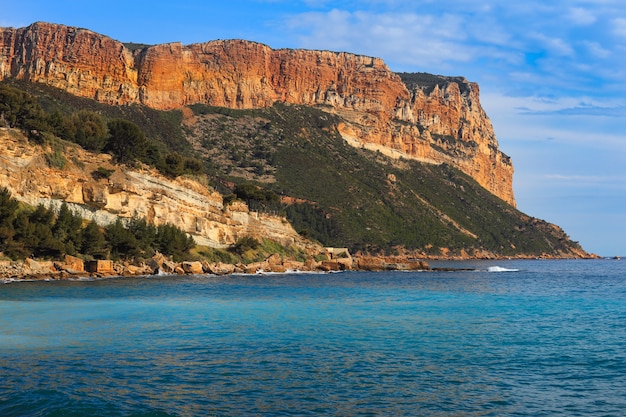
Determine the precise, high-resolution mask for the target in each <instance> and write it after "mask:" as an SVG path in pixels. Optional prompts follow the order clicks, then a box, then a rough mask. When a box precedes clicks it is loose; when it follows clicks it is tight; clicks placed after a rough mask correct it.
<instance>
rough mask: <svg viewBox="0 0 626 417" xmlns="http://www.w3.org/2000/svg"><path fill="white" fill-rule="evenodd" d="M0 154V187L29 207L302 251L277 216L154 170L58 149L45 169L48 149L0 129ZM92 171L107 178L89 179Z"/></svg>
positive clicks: (217, 243)
mask: <svg viewBox="0 0 626 417" xmlns="http://www.w3.org/2000/svg"><path fill="white" fill-rule="evenodd" d="M68 146H69V145H68ZM0 149H2V152H1V153H0V184H1V185H2V186H3V187H6V188H7V189H8V190H9V191H10V192H11V194H12V195H13V197H15V198H17V199H18V200H20V201H23V202H25V203H28V204H30V205H32V206H37V205H39V204H42V205H44V206H47V207H50V206H56V207H58V206H60V205H61V204H62V203H63V202H65V203H67V204H68V206H69V207H70V209H72V210H73V211H75V212H77V213H78V214H80V216H81V217H83V218H85V219H90V220H95V221H96V222H97V223H99V224H102V225H106V224H109V223H113V222H115V220H116V219H117V218H118V217H121V218H126V219H128V218H131V217H132V216H138V217H140V218H146V219H147V220H148V221H149V222H150V223H152V224H155V225H159V224H165V223H170V224H174V225H176V226H178V227H179V228H181V229H183V230H184V231H185V232H187V233H189V234H190V235H192V236H193V238H194V240H195V241H196V242H197V243H198V244H201V245H207V246H212V247H227V246H229V245H232V244H234V243H235V242H236V241H237V239H239V238H241V237H244V236H253V237H256V238H259V239H262V238H269V239H272V240H274V241H277V242H280V243H282V244H284V245H286V246H287V245H294V244H295V245H298V246H300V247H307V246H309V243H308V242H307V241H306V240H305V239H303V238H302V237H301V236H300V235H298V234H297V233H296V231H295V230H294V229H293V227H291V225H290V224H289V222H287V221H286V220H285V219H284V218H282V217H277V216H272V215H267V214H263V213H256V212H250V211H249V210H248V207H247V206H246V205H245V204H244V203H241V202H235V203H233V204H230V205H224V202H223V199H222V196H221V194H219V193H218V192H215V191H213V190H211V189H209V188H208V187H206V186H204V185H202V184H200V183H198V182H195V181H192V180H190V179H186V178H182V177H180V178H176V179H167V178H164V177H163V176H161V175H159V174H158V173H157V172H156V171H155V170H147V169H130V168H128V167H125V166H122V165H114V164H112V163H111V156H110V155H107V154H93V153H90V152H86V151H84V150H83V149H82V148H80V147H79V146H71V147H68V149H66V150H65V153H66V155H67V156H68V160H67V164H66V166H65V167H64V168H63V169H58V168H54V167H50V166H49V164H48V163H47V162H46V159H45V155H46V153H49V152H50V149H46V147H42V146H36V145H32V144H31V143H29V142H28V139H27V138H26V137H25V136H23V135H22V134H21V133H20V132H19V131H17V130H14V129H6V128H0ZM99 167H103V168H106V169H110V170H111V173H112V175H111V176H110V177H109V178H98V177H96V176H94V175H93V173H94V172H95V171H96V170H97V169H98V168H99Z"/></svg>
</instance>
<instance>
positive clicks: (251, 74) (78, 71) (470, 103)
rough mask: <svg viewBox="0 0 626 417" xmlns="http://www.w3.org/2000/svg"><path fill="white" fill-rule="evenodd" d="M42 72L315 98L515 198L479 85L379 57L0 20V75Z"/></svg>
mask: <svg viewBox="0 0 626 417" xmlns="http://www.w3.org/2000/svg"><path fill="white" fill-rule="evenodd" d="M4 78H17V79H24V80H29V81H32V82H41V83H45V84H48V85H51V86H54V87H57V88H61V89H63V90H66V91H68V92H70V93H72V94H75V95H78V96H82V97H89V98H93V99H95V100H98V101H101V102H104V103H107V104H129V103H141V104H144V105H147V106H149V107H152V108H155V109H161V110H166V109H174V108H180V107H182V106H185V105H189V104H193V103H205V104H209V105H213V106H224V107H231V108H241V109H244V108H258V107H267V106H271V105H273V104H274V103H275V102H277V101H279V102H285V103H292V104H303V105H312V106H322V108H323V109H324V110H326V111H329V112H332V113H336V114H338V115H340V116H342V117H343V118H344V119H345V123H344V124H342V125H341V126H339V130H340V132H341V133H342V135H344V137H345V138H346V139H347V140H348V141H349V142H350V143H352V144H355V145H358V144H361V145H371V146H379V147H382V148H384V149H385V150H387V151H389V152H391V153H393V154H394V155H395V156H398V155H402V156H403V157H409V158H416V159H420V160H424V161H427V162H433V163H449V164H451V165H454V166H456V167H457V168H459V169H460V170H462V171H464V172H465V173H467V174H469V175H471V176H472V177H473V178H475V179H476V180H477V181H478V182H479V183H480V184H481V185H482V186H483V187H485V188H486V189H487V190H489V191H491V192H492V193H493V194H495V195H497V196H499V197H500V198H502V199H503V200H505V201H507V202H508V203H510V204H512V205H515V199H514V196H513V189H512V178H513V166H512V164H511V161H510V159H509V158H508V157H507V156H506V155H504V154H502V153H501V152H500V151H499V150H498V143H497V140H496V137H495V134H494V132H493V127H492V126H491V122H490V121H489V118H488V117H487V115H486V114H485V112H484V110H483V109H482V107H481V106H480V101H479V89H478V86H477V85H476V84H474V83H468V82H467V81H465V80H463V79H458V78H454V79H453V78H450V79H445V78H443V77H442V82H441V83H438V85H437V86H435V88H434V89H433V90H432V91H426V90H425V89H421V88H419V87H416V88H414V89H413V91H410V90H409V89H408V88H407V86H406V85H405V84H404V83H403V81H402V79H401V78H400V76H399V75H398V74H395V73H393V72H392V71H391V70H389V68H388V67H387V66H386V65H385V63H384V62H383V61H382V60H380V59H378V58H372V57H366V56H359V55H353V54H349V53H335V52H329V51H309V50H292V49H279V50H274V49H271V48H270V47H268V46H266V45H262V44H259V43H255V42H248V41H242V40H220V41H212V42H207V43H202V44H193V45H185V46H184V45H182V44H180V43H171V44H164V45H157V46H152V47H146V48H143V49H138V50H135V51H131V50H129V49H128V48H126V47H125V46H124V45H123V44H122V43H120V42H118V41H115V40H113V39H110V38H108V37H106V36H103V35H99V34H97V33H94V32H91V31H89V30H86V29H78V28H73V27H67V26H61V25H53V24H48V23H35V24H33V25H31V26H29V27H26V28H21V29H13V28H6V29H0V79H4Z"/></svg>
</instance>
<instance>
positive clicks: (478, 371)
mask: <svg viewBox="0 0 626 417" xmlns="http://www.w3.org/2000/svg"><path fill="white" fill-rule="evenodd" d="M431 264H432V266H444V265H445V266H455V267H474V268H477V269H478V270H477V271H471V272H470V271H458V272H417V273H400V272H398V273H396V272H389V273H362V272H349V273H339V274H287V275H265V276H259V275H257V276H229V277H214V276H191V277H178V276H161V277H155V278H133V279H128V278H127V279H108V280H101V281H90V282H76V281H75V282H68V281H65V282H13V283H8V284H2V283H0V416H3V417H7V416H211V415H212V416H286V415H293V416H305V415H311V416H319V415H329V416H568V417H569V416H624V415H625V414H626V261H617V260H594V261H589V260H585V261H583V260H579V261H497V262H496V261H494V262H465V263H435V262H432V263H431ZM493 267H497V268H493Z"/></svg>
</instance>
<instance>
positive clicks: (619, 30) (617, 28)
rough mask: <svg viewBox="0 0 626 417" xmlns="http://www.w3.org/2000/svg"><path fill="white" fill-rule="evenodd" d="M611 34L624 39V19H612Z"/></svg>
mask: <svg viewBox="0 0 626 417" xmlns="http://www.w3.org/2000/svg"><path fill="white" fill-rule="evenodd" d="M612 23H613V33H614V34H616V35H617V36H620V37H622V38H626V18H621V17H619V18H616V19H613V22H612Z"/></svg>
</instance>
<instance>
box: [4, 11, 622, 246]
mask: <svg viewBox="0 0 626 417" xmlns="http://www.w3.org/2000/svg"><path fill="white" fill-rule="evenodd" d="M7 3H8V4H5V5H3V6H2V14H1V16H0V26H13V27H22V26H27V25H29V24H30V23H32V22H35V21H47V22H53V23H62V24H67V25H72V26H79V27H84V28H88V29H91V30H93V31H96V32H99V33H102V34H105V35H108V36H110V37H112V38H114V39H117V40H120V41H123V42H137V43H148V44H156V43H166V42H174V41H180V42H183V43H184V44H189V43H195V42H205V41H209V40H213V39H231V38H240V39H248V40H254V41H258V42H262V43H265V44H267V45H269V46H271V47H273V48H284V47H287V48H308V49H327V50H333V51H347V52H353V53H358V54H364V55H370V56H376V57H380V58H383V59H384V60H385V62H386V63H387V64H388V65H389V67H390V68H391V69H392V70H394V71H407V72H430V73H434V74H442V75H462V76H465V77H466V78H467V79H469V80H470V81H475V82H478V83H479V85H480V88H481V103H482V105H483V107H484V108H485V110H486V111H487V114H488V115H489V117H490V118H491V121H492V123H493V125H494V128H495V131H496V135H497V137H498V141H499V143H500V148H501V149H502V150H503V151H504V152H505V153H507V154H508V155H510V156H511V157H512V159H513V164H514V166H515V176H514V184H513V186H514V189H515V195H516V199H517V204H518V208H519V209H520V210H522V211H524V212H525V213H527V214H529V215H532V216H535V217H538V218H542V219H545V220H548V221H550V222H552V223H556V224H558V225H559V226H561V227H563V228H564V229H565V231H566V232H567V233H568V234H569V235H570V237H571V238H572V239H574V240H577V241H579V242H580V243H581V244H582V245H583V247H584V248H585V249H586V250H588V251H591V252H595V253H598V254H601V255H607V256H609V255H626V126H625V121H626V5H625V4H624V3H623V0H569V1H566V0H552V1H550V2H546V1H545V0H526V1H524V2H504V1H501V0H482V1H480V2H478V1H474V0H422V1H419V0H418V1H415V0H365V1H349V0H346V1H325V0H301V1H298V0H289V1H287V0H242V1H231V2H208V1H185V0H179V1H178V2H171V1H161V0H152V1H149V2H147V1H146V2H142V1H134V2H129V1H117V0H114V1H90V2H85V1H82V0H81V1H75V0H66V1H64V2H63V5H62V6H61V5H60V4H59V2H49V1H44V0H21V1H19V2H7ZM546 3H549V4H546Z"/></svg>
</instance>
